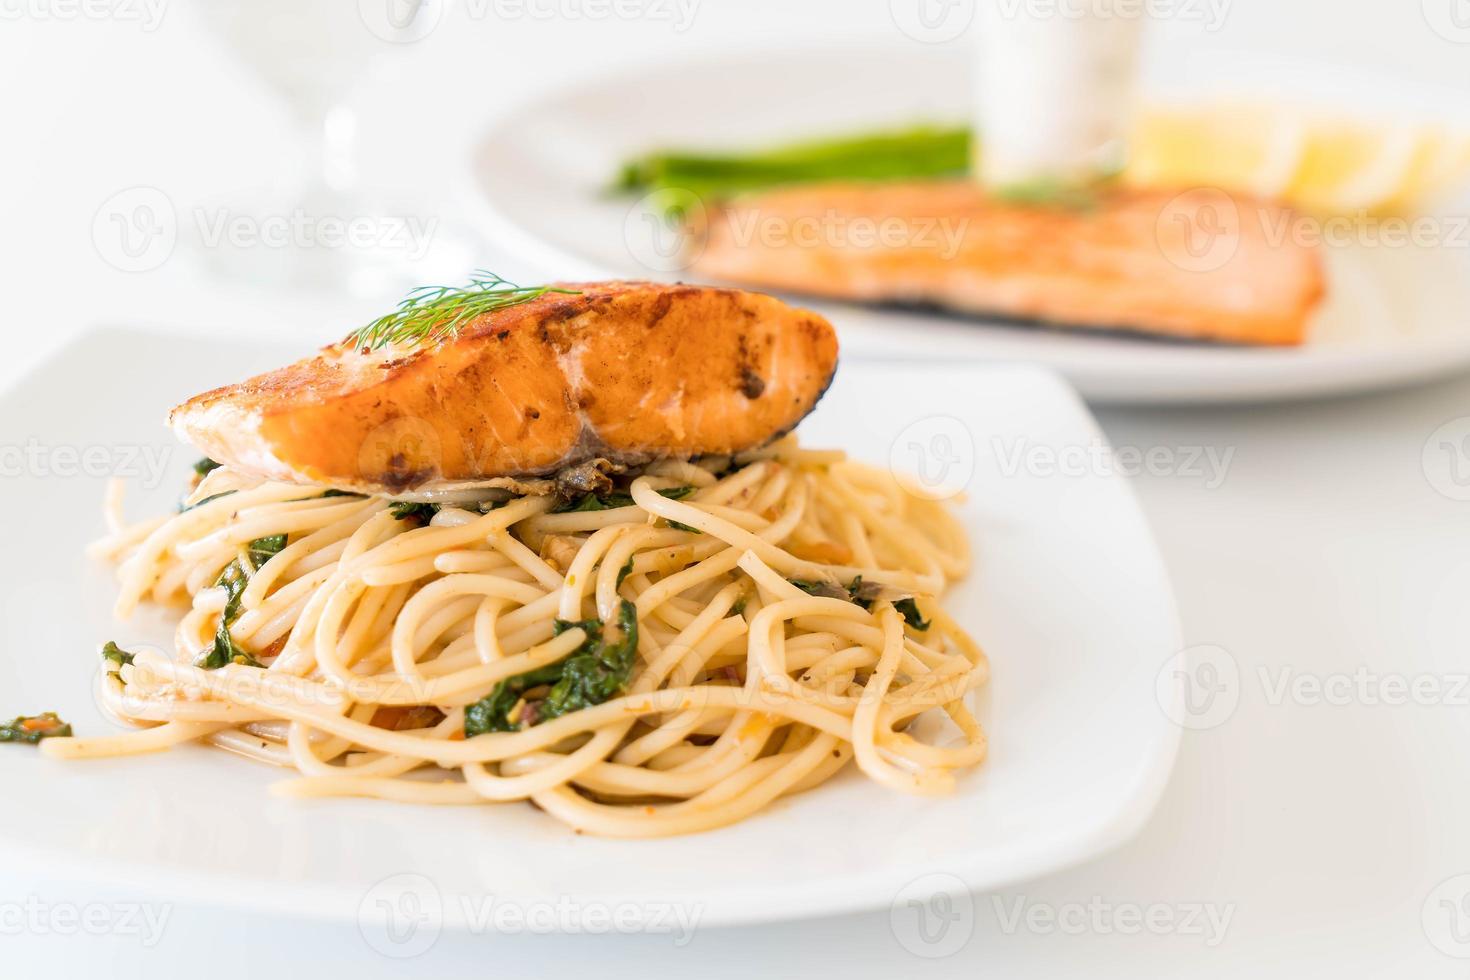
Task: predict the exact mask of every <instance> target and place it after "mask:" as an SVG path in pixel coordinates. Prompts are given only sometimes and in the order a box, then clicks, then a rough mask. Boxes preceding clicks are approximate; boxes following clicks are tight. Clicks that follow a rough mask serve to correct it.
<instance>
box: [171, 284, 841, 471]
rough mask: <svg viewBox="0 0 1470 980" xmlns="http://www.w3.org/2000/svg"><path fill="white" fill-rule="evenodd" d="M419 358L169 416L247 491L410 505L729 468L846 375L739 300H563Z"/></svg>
mask: <svg viewBox="0 0 1470 980" xmlns="http://www.w3.org/2000/svg"><path fill="white" fill-rule="evenodd" d="M560 288H564V289H569V290H575V291H576V292H575V293H574V294H563V293H547V294H545V295H542V296H540V297H538V298H536V299H533V300H530V301H528V302H525V303H522V304H520V305H517V306H510V307H507V308H504V309H500V310H496V311H494V312H490V313H486V314H483V315H481V316H479V317H476V318H475V319H472V320H470V321H468V322H467V323H466V324H465V325H463V326H462V327H461V328H460V330H459V331H458V333H457V334H456V335H455V336H453V337H447V338H443V339H439V340H436V341H430V342H427V343H425V344H423V345H421V346H388V347H385V348H382V349H379V350H369V349H358V348H356V347H355V346H354V345H353V343H352V338H350V337H349V338H348V339H346V340H344V341H342V342H339V343H337V344H333V345H330V346H328V347H325V348H323V349H322V350H321V351H320V352H319V353H318V354H317V355H316V356H314V357H311V358H308V359H306V360H302V361H298V362H297V363H295V364H292V365H290V366H288V367H284V368H281V369H279V370H276V371H272V372H269V373H267V374H262V375H260V376H258V377H254V378H251V379H249V380H248V381H243V382H240V383H239V384H234V385H229V386H227V387H224V388H218V389H216V390H214V391H209V392H206V393H204V394H202V395H198V396H196V397H194V398H191V399H190V400H189V401H187V402H185V403H183V404H182V405H179V406H178V407H177V408H175V409H174V410H173V411H172V412H171V413H170V415H169V422H170V424H171V425H172V426H173V428H174V430H175V431H176V432H177V433H178V434H179V436H180V437H182V438H183V439H184V440H186V441H187V442H190V443H192V444H193V445H194V446H196V447H197V448H198V449H200V450H201V451H202V452H204V453H205V454H206V455H207V456H209V458H211V459H213V460H215V461H217V462H220V463H223V464H225V465H227V466H229V467H231V468H232V469H235V470H238V471H240V472H242V473H244V474H246V475H250V476H255V477H260V478H263V479H271V480H281V481H286V482H292V483H302V484H310V485H315V486H326V487H336V488H340V489H343V490H354V491H357V492H364V493H381V494H390V495H391V494H401V493H404V492H406V491H419V490H425V489H434V488H440V487H454V486H464V485H467V484H475V483H479V482H483V481H491V480H495V479H499V478H515V477H537V476H548V475H551V474H555V473H559V472H563V471H566V470H568V469H571V468H575V467H577V466H579V464H584V463H587V462H588V461H598V460H608V461H611V463H613V464H615V465H638V464H642V463H647V462H649V461H651V460H653V459H657V458H665V457H675V458H681V459H687V458H689V457H692V456H698V455H706V454H715V455H724V454H729V453H736V452H740V451H742V450H748V449H752V448H756V447H759V446H761V445H763V444H765V443H767V442H769V441H770V440H772V439H774V438H776V437H777V436H780V435H783V434H785V433H786V432H788V431H789V430H791V429H792V428H793V427H794V426H795V425H796V424H797V423H798V422H799V421H801V419H802V418H803V417H804V416H805V415H806V414H807V413H808V412H810V411H811V410H812V408H813V407H814V406H815V405H816V403H817V400H818V399H819V398H821V396H822V393H823V392H824V391H826V389H827V386H828V384H829V383H830V382H831V380H832V375H833V373H834V371H835V370H836V366H837V339H836V335H835V333H834V332H833V330H832V327H831V325H830V324H829V323H828V322H827V321H826V320H824V319H823V318H822V317H820V316H818V315H817V314H815V313H812V312H809V311H807V310H800V309H794V308H792V307H790V306H787V305H786V304H785V303H783V302H781V301H780V300H777V299H774V298H773V297H770V296H764V295H761V294H759V293H750V292H745V291H742V290H738V289H722V288H713V287H703V286H687V285H659V284H654V283H647V282H592V283H581V284H575V283H573V284H563V285H562V286H561V287H560Z"/></svg>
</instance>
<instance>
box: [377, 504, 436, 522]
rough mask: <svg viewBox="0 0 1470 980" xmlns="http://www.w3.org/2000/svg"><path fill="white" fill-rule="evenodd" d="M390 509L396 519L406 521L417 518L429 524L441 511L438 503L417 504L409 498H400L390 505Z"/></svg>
mask: <svg viewBox="0 0 1470 980" xmlns="http://www.w3.org/2000/svg"><path fill="white" fill-rule="evenodd" d="M388 511H389V512H390V513H391V514H392V515H393V519H394V520H398V521H406V520H410V519H412V520H416V521H419V522H421V523H423V524H427V523H429V522H430V521H432V520H433V519H434V515H435V514H437V513H439V505H438V504H416V503H413V502H411V501H408V500H398V501H394V502H393V503H391V504H389V505H388Z"/></svg>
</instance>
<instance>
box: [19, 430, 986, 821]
mask: <svg viewBox="0 0 1470 980" xmlns="http://www.w3.org/2000/svg"><path fill="white" fill-rule="evenodd" d="M210 479H211V481H212V482H213V483H214V484H215V485H216V486H218V485H224V484H226V483H229V485H230V486H231V487H232V489H231V490H229V491H228V492H225V493H223V494H220V495H215V496H209V497H208V499H204V500H203V501H202V502H199V503H197V504H196V505H194V506H192V507H190V508H188V509H186V510H184V511H182V512H181V513H179V514H177V515H174V516H172V517H169V518H167V519H162V520H153V521H149V522H146V523H144V524H141V525H137V526H128V525H125V524H123V523H122V522H120V521H117V522H116V523H115V524H114V525H113V531H112V534H111V536H110V537H108V538H107V539H105V540H103V541H102V542H99V543H98V545H97V546H96V547H95V548H94V552H95V553H96V554H98V555H99V556H102V557H106V558H111V559H114V560H117V561H118V562H119V577H120V581H121V588H120V594H119V597H118V601H117V609H118V612H119V614H120V615H123V616H126V615H127V614H128V613H130V612H131V611H132V610H133V609H135V608H136V607H137V606H138V604H139V603H141V602H144V601H151V602H158V603H167V604H176V605H181V606H182V607H183V608H184V612H183V614H182V616H181V618H180V619H179V622H178V625H177V629H176V631H175V637H174V650H173V651H172V653H164V652H162V651H158V650H150V649H137V650H134V651H133V652H132V653H130V654H128V655H127V658H126V662H120V663H117V664H116V665H115V666H114V667H113V668H112V669H107V670H104V671H103V672H102V673H101V674H100V676H99V682H98V683H99V687H100V691H101V698H102V700H103V702H104V704H105V705H106V706H107V708H108V709H109V710H110V711H111V712H112V713H114V714H115V715H117V716H118V717H119V718H121V719H124V720H126V721H128V722H131V723H133V724H136V725H139V726H144V727H142V728H141V730H138V731H134V732H129V733H126V734H121V735H116V736H110V737H98V738H70V739H59V738H58V739H49V740H47V741H46V742H44V743H43V745H42V749H43V751H45V752H47V753H48V754H50V755H52V756H56V757H65V758H92V757H106V756H116V755H123V754H131V753H140V752H152V751H156V750H160V749H165V748H169V747H171V746H174V745H177V744H180V743H183V742H189V741H193V740H203V741H205V742H208V743H210V744H213V745H215V746H218V747H220V748H225V749H228V750H231V751H234V752H238V753H242V754H245V755H247V756H250V757H253V758H256V759H258V760H261V761H265V762H269V763H273V764H276V765H279V766H282V767H286V768H289V769H294V770H295V771H296V776H295V778H292V779H289V780H287V781H284V782H281V783H279V784H277V785H276V787H275V789H276V791H278V792H280V793H282V794H285V795H288V796H295V797H323V796H365V797H376V798H379V799H385V800H396V801H402V802H411V803H425V804H473V803H485V802H504V801H512V800H531V801H534V803H536V804H537V805H538V806H539V807H540V808H541V809H543V810H544V811H546V812H547V813H549V814H551V815H552V816H554V817H556V818H557V819H559V820H561V821H564V822H565V823H567V824H569V825H571V826H572V827H573V828H575V829H577V830H578V831H583V832H588V833H595V834H602V835H608V836H615V837H655V836H663V835H670V834H682V833H691V832H697V831H703V830H709V829H712V828H716V827H720V826H723V825H727V824H730V823H732V822H734V821H737V820H740V819H742V818H744V817H747V816H749V815H751V814H753V813H755V812H757V811H759V810H760V809H762V808H764V807H766V806H768V805H769V804H771V803H772V802H773V801H775V800H777V799H779V798H780V797H782V796H785V795H788V794H792V793H798V792H802V791H805V790H807V789H810V788H812V787H814V786H817V785H818V784H820V783H822V782H824V781H826V780H827V779H829V778H831V777H832V776H834V775H835V774H837V773H838V772H839V771H840V770H842V769H843V768H844V767H846V766H847V764H848V763H849V762H850V761H854V762H855V763H856V767H857V768H858V769H859V770H860V771H861V772H862V773H863V774H865V775H866V776H868V777H869V778H871V779H873V780H874V781H876V782H878V783H880V784H881V785H883V786H885V787H888V788H890V789H894V790H898V791H902V792H909V793H939V792H944V791H946V790H948V789H950V788H951V787H952V786H953V784H954V773H955V772H956V771H957V770H960V769H964V768H967V767H971V766H974V765H976V764H978V763H980V762H981V761H982V760H983V758H984V756H985V752H986V738H985V734H984V732H983V731H982V729H981V727H980V725H979V723H978V722H977V721H976V720H975V718H974V717H973V716H972V714H971V712H970V711H969V709H968V708H967V707H966V705H965V695H966V694H967V692H969V691H970V690H972V689H974V688H975V687H977V686H979V685H981V684H983V683H985V681H986V680H987V679H988V674H989V665H988V661H987V659H986V657H985V654H984V653H983V652H982V651H981V649H980V648H979V646H977V645H976V643H975V642H974V641H973V640H972V639H971V638H970V637H969V636H967V635H966V633H965V632H964V631H963V630H962V629H961V628H960V627H959V626H958V625H957V624H956V623H955V621H954V620H953V619H952V618H951V617H950V616H948V615H947V614H946V613H945V612H944V610H943V609H942V608H940V606H939V604H938V601H937V599H938V597H939V596H940V595H941V594H942V593H943V592H944V590H945V588H946V586H947V585H948V584H949V583H950V582H952V581H954V580H955V579H956V578H958V577H959V576H961V575H963V574H964V573H965V572H966V570H967V568H968V565H969V554H968V545H967V544H966V541H965V535H964V532H963V530H962V528H961V527H960V526H959V524H958V522H957V521H956V520H955V518H954V517H953V516H952V515H951V514H950V513H949V512H948V510H947V509H946V506H945V505H944V504H943V503H942V502H936V501H930V500H925V499H921V498H918V497H915V496H912V495H910V494H909V493H907V492H906V491H905V490H903V489H902V488H901V486H900V485H899V484H898V482H897V481H895V480H894V479H893V478H892V477H891V475H890V474H888V473H886V472H884V471H881V470H877V469H874V468H870V467H867V466H863V465H861V464H858V463H855V462H851V461H848V460H846V458H845V457H844V456H843V455H842V454H840V453H829V452H812V451H808V450H803V449H801V448H800V447H798V445H797V444H796V441H795V440H794V439H793V438H790V437H788V438H786V439H783V440H781V441H779V442H777V443H775V444H773V445H771V446H769V447H767V448H766V449H764V450H760V451H757V452H755V453H752V454H749V455H748V456H745V457H741V459H740V464H739V465H736V464H734V463H733V461H731V460H729V459H728V458H722V459H715V460H696V461H693V462H685V461H663V462H658V463H654V464H651V465H649V466H647V467H645V468H644V469H642V470H641V471H639V472H638V473H637V474H636V475H634V476H632V477H631V478H630V480H629V482H628V485H627V486H626V489H625V491H624V492H625V493H626V497H623V496H619V497H618V498H616V499H613V500H610V501H607V502H606V503H605V504H604V503H603V502H601V501H598V502H597V504H598V506H597V508H596V509H591V508H589V509H566V508H565V507H564V506H563V507H561V508H558V506H557V505H558V499H557V498H556V497H553V496H510V495H508V494H506V493H505V492H503V491H501V492H498V493H490V494H487V495H486V497H485V499H483V500H480V501H478V502H476V501H473V500H459V501H457V502H456V503H455V504H454V505H448V504H444V505H435V506H425V505H422V504H420V505H416V506H407V505H404V504H402V503H395V502H394V501H391V500H389V499H387V498H384V497H376V496H366V495H356V494H341V493H336V492H333V491H328V492H326V493H323V491H322V490H321V489H320V488H319V489H316V490H312V489H309V488H303V487H301V486H298V485H294V484H286V483H275V482H265V483H260V482H255V481H252V480H249V479H243V478H239V477H238V476H234V475H233V474H231V473H230V472H229V471H228V470H222V471H217V472H216V473H215V474H211V477H210ZM232 479H233V482H230V481H231V480H232ZM196 496H198V494H196ZM119 503H120V502H119V500H118V499H117V497H116V496H115V495H110V496H109V509H110V511H111V512H112V513H114V514H115V513H116V512H117V510H118V508H119ZM231 568H234V569H237V570H238V572H239V574H240V576H241V577H240V579H239V581H238V582H236V583H233V584H231V583H230V582H229V581H228V573H229V569H231ZM221 569H225V570H226V575H225V576H222V574H221ZM201 651H205V652H206V653H213V654H215V655H216V656H214V658H213V660H214V662H213V663H211V662H210V658H208V657H204V656H201ZM211 668H212V669H211ZM931 710H939V711H942V712H943V713H944V714H945V715H947V716H948V718H949V720H950V721H951V722H952V723H953V726H954V727H955V728H957V729H958V732H959V738H958V739H957V740H955V742H954V744H950V745H945V746H936V745H930V744H925V743H922V742H920V741H919V740H917V739H916V738H915V737H913V736H912V735H911V734H910V733H909V732H908V731H907V729H908V728H909V726H910V723H911V722H912V721H913V719H915V718H916V717H917V716H919V715H920V714H922V713H924V712H926V711H931Z"/></svg>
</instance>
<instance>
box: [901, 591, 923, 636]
mask: <svg viewBox="0 0 1470 980" xmlns="http://www.w3.org/2000/svg"><path fill="white" fill-rule="evenodd" d="M893 608H894V609H897V610H898V611H899V612H900V613H902V614H903V621H904V622H905V623H908V624H909V625H910V626H912V627H913V628H914V629H916V630H918V631H919V632H920V633H923V632H926V631H927V630H928V629H929V627H930V625H932V624H931V623H930V622H929V620H927V619H925V618H924V615H923V613H921V612H919V603H918V600H916V599H914V598H913V597H912V596H910V597H909V598H907V599H900V600H898V601H897V602H895V603H894V604H893Z"/></svg>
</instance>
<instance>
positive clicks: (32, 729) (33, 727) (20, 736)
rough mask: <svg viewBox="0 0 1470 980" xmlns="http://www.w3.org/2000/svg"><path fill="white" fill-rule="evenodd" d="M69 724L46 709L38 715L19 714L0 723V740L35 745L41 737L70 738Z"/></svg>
mask: <svg viewBox="0 0 1470 980" xmlns="http://www.w3.org/2000/svg"><path fill="white" fill-rule="evenodd" d="M70 737H71V725H69V724H67V723H66V722H64V721H62V720H61V719H60V718H58V717H56V712H54V711H48V712H46V713H45V714H40V715H21V716H20V717H18V718H15V719H12V720H11V721H7V722H5V723H3V724H0V742H24V743H26V744H27V745H35V744H36V743H37V742H39V741H40V740H41V739H43V738H70Z"/></svg>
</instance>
